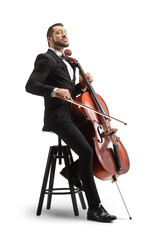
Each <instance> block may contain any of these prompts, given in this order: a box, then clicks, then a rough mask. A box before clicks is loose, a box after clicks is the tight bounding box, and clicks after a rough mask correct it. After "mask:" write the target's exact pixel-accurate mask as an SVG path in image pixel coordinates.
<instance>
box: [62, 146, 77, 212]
mask: <svg viewBox="0 0 160 240" xmlns="http://www.w3.org/2000/svg"><path fill="white" fill-rule="evenodd" d="M63 154H64V162H65V166H66V169H67V174H68V183H69V188H70V192H71V199H72V204H73V209H74V214H75V216H79V212H78V206H77V200H76V196H75V192H74V186H73V181H72V174H71V169H70V165H69V157H68V151H67V147H63Z"/></svg>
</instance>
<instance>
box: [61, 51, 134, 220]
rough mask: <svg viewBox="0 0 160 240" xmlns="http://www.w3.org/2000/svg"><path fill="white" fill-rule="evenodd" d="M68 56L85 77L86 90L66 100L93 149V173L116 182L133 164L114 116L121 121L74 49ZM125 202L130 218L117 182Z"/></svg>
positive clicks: (66, 52)
mask: <svg viewBox="0 0 160 240" xmlns="http://www.w3.org/2000/svg"><path fill="white" fill-rule="evenodd" d="M64 54H65V57H66V60H68V61H69V62H70V63H71V64H74V65H75V66H76V67H77V68H78V69H79V71H80V73H81V75H82V77H83V78H84V80H85V82H86V85H87V91H86V92H84V93H83V94H82V95H80V96H78V97H77V98H75V99H74V100H67V101H68V102H70V103H71V104H72V111H73V115H74V119H75V123H76V124H77V126H78V128H79V129H80V131H81V132H82V134H83V135H84V137H85V138H86V140H87V141H88V143H89V144H90V146H91V147H92V149H93V173H94V176H96V177H97V178H99V179H100V180H112V182H116V185H117V177H118V176H120V175H122V174H125V173H127V172H128V170H129V168H130V163H129V157H128V153H127V151H126V149H125V147H124V145H123V144H122V142H121V141H120V138H119V137H117V136H116V134H115V133H116V132H117V129H116V128H112V127H111V124H110V122H111V119H114V120H116V121H119V122H121V123H123V124H125V125H127V124H126V123H125V122H123V121H120V120H118V119H116V118H114V117H111V116H110V115H109V110H108V107H107V105H106V103H105V101H104V100H103V98H102V97H101V96H100V95H99V94H97V93H96V92H95V90H94V89H93V87H92V85H91V83H90V82H89V81H88V79H87V78H86V76H85V72H84V70H83V69H82V67H81V65H80V63H79V62H78V61H77V60H76V59H74V58H71V57H70V56H71V54H72V52H71V50H68V49H67V50H65V52H64ZM117 188H118V190H119V193H120V195H121V198H122V200H123V203H124V205H125V207H126V210H127V212H128V215H129V218H130V219H132V218H131V216H130V214H129V211H128V209H127V206H126V204H125V202H124V199H123V197H122V194H121V192H120V189H119V187H118V185H117Z"/></svg>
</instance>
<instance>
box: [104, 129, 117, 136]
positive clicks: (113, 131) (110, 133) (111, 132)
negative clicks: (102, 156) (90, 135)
mask: <svg viewBox="0 0 160 240" xmlns="http://www.w3.org/2000/svg"><path fill="white" fill-rule="evenodd" d="M117 131H118V129H117V128H111V129H108V130H107V131H105V132H103V133H101V137H105V136H111V135H113V134H115V133H116V132H117Z"/></svg>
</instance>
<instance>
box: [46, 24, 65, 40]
mask: <svg viewBox="0 0 160 240" xmlns="http://www.w3.org/2000/svg"><path fill="white" fill-rule="evenodd" d="M56 26H62V27H64V25H63V24H62V23H55V24H53V25H52V26H50V27H49V28H48V31H47V37H52V33H53V31H54V30H53V27H56Z"/></svg>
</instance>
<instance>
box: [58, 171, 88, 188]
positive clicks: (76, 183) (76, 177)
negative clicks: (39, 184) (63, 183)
mask: <svg viewBox="0 0 160 240" xmlns="http://www.w3.org/2000/svg"><path fill="white" fill-rule="evenodd" d="M71 173H72V180H73V184H74V186H75V187H77V188H79V189H80V190H83V185H82V183H81V181H80V178H79V174H78V172H74V171H73V170H72V168H71ZM60 174H61V175H62V176H63V177H65V178H66V179H68V174H67V169H66V167H64V168H63V169H62V171H61V172H60Z"/></svg>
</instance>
